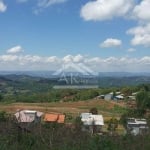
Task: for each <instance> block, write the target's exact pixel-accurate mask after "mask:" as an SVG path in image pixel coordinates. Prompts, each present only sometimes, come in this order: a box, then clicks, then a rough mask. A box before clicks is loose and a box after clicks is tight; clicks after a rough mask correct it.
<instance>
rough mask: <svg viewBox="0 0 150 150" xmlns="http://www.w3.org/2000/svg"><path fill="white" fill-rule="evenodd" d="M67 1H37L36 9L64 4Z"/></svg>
mask: <svg viewBox="0 0 150 150" xmlns="http://www.w3.org/2000/svg"><path fill="white" fill-rule="evenodd" d="M66 1H67V0H38V4H37V5H38V7H42V8H46V7H49V6H51V5H54V4H59V3H64V2H66Z"/></svg>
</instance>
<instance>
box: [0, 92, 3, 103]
mask: <svg viewBox="0 0 150 150" xmlns="http://www.w3.org/2000/svg"><path fill="white" fill-rule="evenodd" d="M2 100H3V96H2V95H1V94H0V102H1V101H2Z"/></svg>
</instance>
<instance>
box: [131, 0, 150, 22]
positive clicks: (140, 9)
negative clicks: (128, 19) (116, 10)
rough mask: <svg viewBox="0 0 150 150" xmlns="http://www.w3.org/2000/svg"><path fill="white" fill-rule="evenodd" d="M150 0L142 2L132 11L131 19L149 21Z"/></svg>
mask: <svg viewBox="0 0 150 150" xmlns="http://www.w3.org/2000/svg"><path fill="white" fill-rule="evenodd" d="M149 8H150V0H142V1H141V3H139V4H138V5H136V6H135V7H134V9H133V17H134V18H136V19H139V20H142V21H150V13H148V12H149Z"/></svg>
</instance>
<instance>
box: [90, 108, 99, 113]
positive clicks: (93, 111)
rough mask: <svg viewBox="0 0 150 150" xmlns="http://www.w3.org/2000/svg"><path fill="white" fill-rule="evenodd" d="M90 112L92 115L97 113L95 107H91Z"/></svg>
mask: <svg viewBox="0 0 150 150" xmlns="http://www.w3.org/2000/svg"><path fill="white" fill-rule="evenodd" d="M90 113H92V114H93V115H97V114H98V110H97V108H96V107H93V108H91V109H90Z"/></svg>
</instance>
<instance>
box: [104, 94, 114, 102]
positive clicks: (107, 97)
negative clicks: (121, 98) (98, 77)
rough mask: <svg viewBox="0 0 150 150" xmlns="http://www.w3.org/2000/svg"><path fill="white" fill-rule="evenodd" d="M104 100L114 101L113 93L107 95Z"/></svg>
mask: <svg viewBox="0 0 150 150" xmlns="http://www.w3.org/2000/svg"><path fill="white" fill-rule="evenodd" d="M104 99H105V100H112V99H113V93H109V94H106V95H105V96H104Z"/></svg>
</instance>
